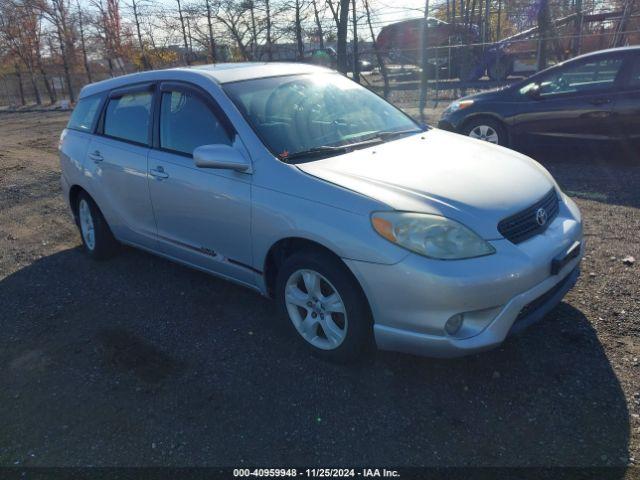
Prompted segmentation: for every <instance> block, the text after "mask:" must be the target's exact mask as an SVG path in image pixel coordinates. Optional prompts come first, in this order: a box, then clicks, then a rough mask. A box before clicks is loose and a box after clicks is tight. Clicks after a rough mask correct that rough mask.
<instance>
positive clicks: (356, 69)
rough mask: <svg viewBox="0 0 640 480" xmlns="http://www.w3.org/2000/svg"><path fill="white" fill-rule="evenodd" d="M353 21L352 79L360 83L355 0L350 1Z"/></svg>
mask: <svg viewBox="0 0 640 480" xmlns="http://www.w3.org/2000/svg"><path fill="white" fill-rule="evenodd" d="M351 9H352V14H351V18H352V21H353V79H354V80H355V81H356V82H358V83H360V55H359V54H358V16H357V15H356V0H351Z"/></svg>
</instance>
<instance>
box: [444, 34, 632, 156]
mask: <svg viewBox="0 0 640 480" xmlns="http://www.w3.org/2000/svg"><path fill="white" fill-rule="evenodd" d="M438 126H439V127H440V128H442V129H445V130H450V131H454V132H458V133H462V134H463V135H468V136H470V137H472V138H477V139H481V140H486V141H488V142H491V143H496V144H499V145H504V146H509V147H513V148H527V147H529V146H533V145H537V146H540V145H558V144H570V143H575V142H576V141H577V142H580V143H582V144H584V143H585V142H589V143H591V142H597V143H602V142H604V141H615V142H637V141H638V140H639V139H640V47H638V46H636V47H624V48H616V49H609V50H602V51H599V52H594V53H589V54H586V55H582V56H579V57H576V58H574V59H572V60H568V61H566V62H563V63H560V64H558V65H555V66H553V67H551V68H548V69H546V70H544V71H542V72H540V73H538V74H536V75H533V76H532V77H529V78H528V79H526V80H523V81H521V82H517V83H515V84H513V85H511V86H509V87H506V88H503V89H498V90H492V91H488V92H482V93H478V94H475V95H469V96H467V97H463V98H461V99H459V100H456V101H455V102H453V103H451V105H449V106H448V107H447V109H446V110H445V111H444V112H443V114H442V118H441V119H440V121H439V123H438Z"/></svg>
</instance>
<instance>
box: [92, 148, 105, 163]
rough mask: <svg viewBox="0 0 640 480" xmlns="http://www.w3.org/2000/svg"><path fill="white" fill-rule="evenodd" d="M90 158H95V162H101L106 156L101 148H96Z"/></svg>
mask: <svg viewBox="0 0 640 480" xmlns="http://www.w3.org/2000/svg"><path fill="white" fill-rule="evenodd" d="M89 158H90V159H91V160H93V161H94V162H95V163H100V162H101V161H103V160H104V157H103V156H102V154H101V153H100V150H95V151H94V152H93V153H90V154H89Z"/></svg>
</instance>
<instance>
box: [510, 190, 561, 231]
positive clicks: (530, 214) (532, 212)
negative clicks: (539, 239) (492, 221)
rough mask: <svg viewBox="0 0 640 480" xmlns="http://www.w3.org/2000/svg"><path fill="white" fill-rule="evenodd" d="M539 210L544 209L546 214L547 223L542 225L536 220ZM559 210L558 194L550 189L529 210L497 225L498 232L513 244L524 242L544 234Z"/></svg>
mask: <svg viewBox="0 0 640 480" xmlns="http://www.w3.org/2000/svg"><path fill="white" fill-rule="evenodd" d="M541 208H544V209H545V211H546V213H547V221H546V222H545V223H544V224H543V225H540V224H539V223H538V221H537V220H536V215H537V212H538V210H539V209H541ZM559 209H560V205H559V201H558V194H557V193H556V191H555V189H552V190H551V191H550V192H549V193H547V194H546V195H545V196H544V197H543V198H542V199H541V200H539V201H537V202H536V203H534V204H533V205H531V206H530V207H529V208H526V209H525V210H522V211H521V212H518V213H516V214H515V215H511V216H510V217H507V218H505V219H504V220H501V221H500V223H499V224H498V231H499V232H500V234H501V235H502V236H503V237H504V238H506V239H507V240H510V241H511V242H513V243H520V242H524V241H525V240H527V239H529V238H531V237H533V236H535V235H538V234H540V233H542V232H544V231H545V230H546V229H547V227H548V226H549V224H550V223H551V222H553V219H554V218H555V217H556V216H557V215H558V210H559Z"/></svg>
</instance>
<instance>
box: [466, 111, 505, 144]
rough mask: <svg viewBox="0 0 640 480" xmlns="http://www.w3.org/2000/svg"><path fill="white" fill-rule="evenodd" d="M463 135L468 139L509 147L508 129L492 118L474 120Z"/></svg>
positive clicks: (467, 125)
mask: <svg viewBox="0 0 640 480" xmlns="http://www.w3.org/2000/svg"><path fill="white" fill-rule="evenodd" d="M461 133H462V134H463V135H466V136H467V137H471V138H476V139H478V140H484V141H486V142H489V143H493V144H495V145H501V146H503V147H506V146H509V138H508V134H507V129H506V128H505V127H504V125H503V124H502V123H500V122H499V121H497V120H494V119H492V118H486V117H481V118H476V119H473V120H471V121H469V122H468V123H467V124H465V126H464V127H463V128H462V132H461Z"/></svg>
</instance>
